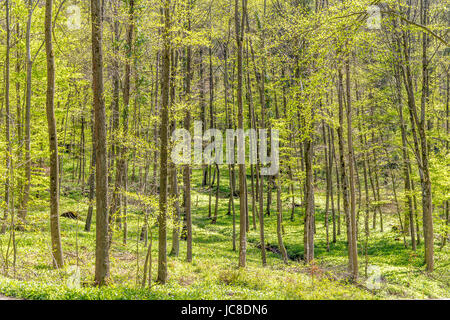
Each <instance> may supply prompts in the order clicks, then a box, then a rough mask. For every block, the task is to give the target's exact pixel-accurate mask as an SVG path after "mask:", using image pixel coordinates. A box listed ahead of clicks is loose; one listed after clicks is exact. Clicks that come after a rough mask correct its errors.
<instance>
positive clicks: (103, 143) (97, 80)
mask: <svg viewBox="0 0 450 320" xmlns="http://www.w3.org/2000/svg"><path fill="white" fill-rule="evenodd" d="M91 19H92V87H93V96H94V97H93V98H94V99H93V100H94V127H95V149H96V155H95V157H96V163H95V185H96V222H95V223H96V242H95V283H96V284H97V285H99V286H103V285H105V284H107V282H108V280H109V233H110V232H109V225H108V222H109V215H108V162H107V161H108V157H107V155H108V153H107V139H106V110H105V101H104V97H103V49H102V41H103V40H102V38H103V8H102V1H101V0H91Z"/></svg>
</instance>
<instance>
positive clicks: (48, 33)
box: [45, 0, 64, 268]
mask: <svg viewBox="0 0 450 320" xmlns="http://www.w3.org/2000/svg"><path fill="white" fill-rule="evenodd" d="M52 6H53V1H52V0H46V1H45V52H46V55H47V103H46V110H47V123H48V138H49V146H50V231H51V238H52V256H53V265H54V266H55V267H56V268H60V267H62V266H63V264H64V258H63V252H62V247H61V232H60V227H59V161H58V136H57V133H56V119H55V106H54V105H55V102H54V99H55V56H54V52H53V43H52V26H53V24H52V12H53V10H52Z"/></svg>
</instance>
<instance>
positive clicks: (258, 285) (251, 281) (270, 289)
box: [0, 170, 450, 299]
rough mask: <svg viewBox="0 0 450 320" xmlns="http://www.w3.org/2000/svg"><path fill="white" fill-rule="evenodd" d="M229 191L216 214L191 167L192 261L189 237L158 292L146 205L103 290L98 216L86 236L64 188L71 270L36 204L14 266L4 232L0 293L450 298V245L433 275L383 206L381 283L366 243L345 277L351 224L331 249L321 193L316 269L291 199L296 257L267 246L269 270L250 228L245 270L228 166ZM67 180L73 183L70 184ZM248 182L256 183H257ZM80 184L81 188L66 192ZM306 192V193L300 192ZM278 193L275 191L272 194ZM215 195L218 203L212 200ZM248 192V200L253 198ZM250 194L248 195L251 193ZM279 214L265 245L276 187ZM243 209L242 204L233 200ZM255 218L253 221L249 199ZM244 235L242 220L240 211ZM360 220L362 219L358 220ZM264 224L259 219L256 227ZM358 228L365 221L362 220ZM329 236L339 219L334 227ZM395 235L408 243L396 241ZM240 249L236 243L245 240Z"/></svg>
mask: <svg viewBox="0 0 450 320" xmlns="http://www.w3.org/2000/svg"><path fill="white" fill-rule="evenodd" d="M221 171H222V172H221V174H222V175H221V190H220V191H221V193H220V199H219V211H218V216H219V218H218V220H217V223H216V224H215V225H212V224H211V223H210V220H209V219H208V217H207V215H208V202H209V201H208V195H209V192H208V190H205V189H203V188H202V187H201V185H200V184H201V176H200V175H201V172H200V171H199V170H194V172H193V186H192V187H193V188H192V205H193V239H194V243H193V262H192V263H187V262H186V261H185V253H186V242H185V241H181V244H180V256H179V257H169V258H168V274H169V280H168V284H167V285H165V286H162V285H158V284H155V283H153V285H152V287H151V289H149V288H148V287H146V288H141V286H140V283H141V281H142V273H143V263H144V259H145V253H146V250H147V248H146V247H145V246H144V243H143V242H141V241H138V238H139V235H140V227H141V226H142V223H143V214H142V211H141V210H140V209H139V208H138V207H135V206H132V205H130V206H129V210H128V231H129V233H128V241H127V244H126V245H124V244H122V232H120V231H117V232H115V234H114V240H113V244H112V246H111V283H110V285H109V286H108V287H105V288H96V287H94V286H93V285H92V281H93V278H94V268H95V265H94V260H95V259H94V258H95V219H94V221H93V224H92V228H91V231H90V232H85V231H84V230H83V229H84V219H85V217H86V214H87V203H86V200H85V199H84V198H82V196H81V194H80V192H79V191H74V192H73V193H72V192H70V191H69V192H66V194H65V195H64V196H62V198H61V213H63V212H66V211H76V212H78V213H80V214H81V216H82V218H83V220H80V221H76V220H71V219H67V218H61V220H60V221H61V235H62V244H63V250H64V257H65V267H64V268H63V269H60V270H55V269H53V268H52V261H51V259H50V255H49V251H50V250H49V248H50V236H49V222H48V209H47V207H36V208H34V209H33V210H32V211H31V212H30V214H29V218H28V221H29V226H28V227H27V230H26V231H25V232H16V241H17V258H16V263H15V268H13V267H12V259H13V258H12V256H11V255H9V257H8V267H6V260H5V253H6V248H7V244H8V239H9V235H8V234H5V235H1V236H0V241H1V242H0V248H1V256H2V260H1V265H0V266H1V267H2V274H3V275H2V276H0V292H1V293H3V294H5V295H8V296H14V297H21V298H26V299H402V298H408V299H410V298H413V299H429V298H432V299H436V298H450V276H449V272H448V270H449V264H450V261H449V249H448V246H446V247H444V248H442V249H439V248H438V246H437V245H436V252H435V254H436V258H435V260H436V271H435V272H434V273H433V274H432V275H429V274H427V273H426V272H425V271H424V270H425V268H424V265H423V257H424V252H423V244H422V245H419V246H418V250H417V252H415V253H414V252H412V251H411V250H410V249H408V248H405V247H404V245H403V242H402V240H401V237H399V234H398V233H397V232H395V231H392V230H393V228H392V226H393V225H396V220H395V216H394V215H393V214H392V213H390V212H384V213H383V214H384V220H385V232H383V233H381V232H380V231H379V230H378V229H377V230H371V235H370V239H369V244H368V261H367V265H368V266H376V267H377V268H378V270H379V272H380V277H381V283H380V287H379V288H377V289H373V288H371V287H370V286H368V283H367V281H366V280H367V279H366V277H365V266H366V261H365V257H364V255H363V252H362V240H363V239H362V235H363V233H361V239H359V240H360V241H359V242H360V243H359V249H360V254H359V261H360V264H359V268H360V275H361V277H360V280H359V282H358V283H351V282H348V281H347V280H346V277H345V276H346V268H347V246H346V241H345V238H346V236H345V223H344V219H341V220H342V226H341V229H342V234H341V235H339V236H338V238H337V242H336V243H331V245H330V252H327V251H326V240H325V231H324V229H325V228H324V213H323V209H322V208H323V207H324V204H323V202H324V200H323V198H322V197H321V193H320V192H317V193H316V202H317V213H316V226H317V234H316V236H315V257H316V260H315V261H314V263H313V265H305V264H304V263H303V262H302V261H297V260H298V258H299V257H301V256H302V253H303V226H302V221H303V219H302V216H301V212H300V211H301V210H300V208H296V212H295V219H294V221H290V220H289V219H288V218H289V215H290V213H289V212H288V211H290V209H289V210H288V202H290V201H289V200H286V203H285V204H284V213H285V218H284V219H285V220H284V231H285V232H284V235H283V239H284V243H285V246H286V249H287V251H288V254H289V256H290V257H291V258H293V260H291V261H289V264H288V265H285V264H283V263H282V259H281V257H280V255H279V254H277V253H274V252H269V251H267V266H266V267H262V266H261V258H260V249H258V244H259V233H258V231H257V230H250V232H249V233H248V247H247V264H248V266H247V268H245V269H239V268H238V266H237V262H238V252H237V251H233V250H232V216H231V215H227V211H228V198H227V195H228V194H229V188H228V174H225V173H227V171H226V170H221ZM65 184H66V185H67V184H69V185H70V183H67V182H65ZM249 186H250V183H249ZM71 189H73V190H76V188H75V187H74V186H72V187H71V188H68V190H71ZM297 190H298V189H297ZM274 192H275V191H274ZM214 196H215V195H214V193H213V201H212V204H213V205H214V200H215V198H214ZM249 197H250V196H249ZM249 199H250V198H249ZM273 199H274V200H273V206H272V214H271V216H270V217H267V216H266V217H265V234H266V242H267V243H269V244H270V245H271V246H273V247H276V246H277V237H276V213H275V211H274V210H275V205H276V203H275V193H273ZM235 205H236V212H237V213H238V212H239V200H238V199H237V198H236V199H235ZM249 208H250V221H252V210H251V201H250V204H249ZM236 220H237V237H239V219H238V217H237V219H236ZM361 223H362V219H361V221H360V224H361ZM257 224H258V223H257ZM360 228H361V229H360V230H363V229H362V226H360ZM330 233H331V224H330ZM171 234H172V233H171V230H169V232H168V252H170V249H171ZM396 239H400V241H397V240H396ZM237 245H238V244H237ZM157 247H158V245H157V227H154V228H153V249H152V256H153V270H152V271H153V277H152V278H153V280H154V279H155V278H156V271H157V270H156V266H157V261H156V259H157ZM75 265H78V267H79V269H80V283H81V286H80V287H79V288H76V287H75V288H74V287H72V286H70V282H69V279H71V277H72V276H71V272H72V271H71V266H75Z"/></svg>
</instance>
